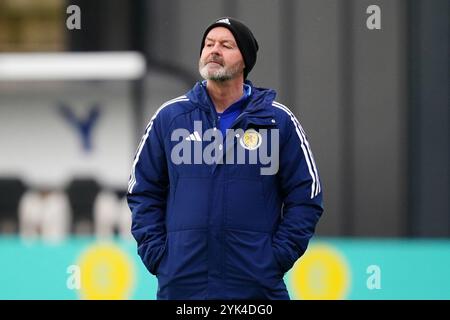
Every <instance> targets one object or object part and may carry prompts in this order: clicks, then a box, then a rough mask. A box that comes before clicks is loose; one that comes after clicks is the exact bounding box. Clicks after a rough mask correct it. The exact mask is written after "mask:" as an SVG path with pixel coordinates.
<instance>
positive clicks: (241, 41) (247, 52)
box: [200, 17, 259, 79]
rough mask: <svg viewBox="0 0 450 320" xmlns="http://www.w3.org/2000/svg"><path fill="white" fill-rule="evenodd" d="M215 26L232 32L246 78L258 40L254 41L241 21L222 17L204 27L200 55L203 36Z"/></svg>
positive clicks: (253, 58)
mask: <svg viewBox="0 0 450 320" xmlns="http://www.w3.org/2000/svg"><path fill="white" fill-rule="evenodd" d="M215 27H224V28H227V29H228V30H230V31H231V33H232V34H233V36H234V39H235V40H236V44H237V46H238V48H239V50H240V51H241V54H242V57H243V59H244V63H245V68H244V79H247V75H248V74H249V72H250V71H251V70H252V68H253V66H254V65H255V63H256V53H257V52H258V49H259V46H258V41H256V39H255V37H254V36H253V33H252V32H251V31H250V29H249V28H248V27H247V26H246V25H244V24H243V23H242V22H240V21H238V20H236V19H233V18H229V17H224V18H220V19H218V20H217V21H215V22H214V23H213V24H211V25H210V26H209V27H208V28H207V29H206V31H205V33H204V34H203V38H202V43H201V47H200V55H201V54H202V50H203V47H204V46H205V38H206V36H207V34H208V32H209V31H211V29H213V28H215Z"/></svg>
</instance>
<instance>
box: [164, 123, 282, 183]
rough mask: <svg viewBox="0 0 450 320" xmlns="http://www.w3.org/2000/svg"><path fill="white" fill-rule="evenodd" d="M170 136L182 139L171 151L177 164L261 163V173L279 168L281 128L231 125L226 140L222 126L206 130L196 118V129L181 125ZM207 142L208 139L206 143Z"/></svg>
mask: <svg viewBox="0 0 450 320" xmlns="http://www.w3.org/2000/svg"><path fill="white" fill-rule="evenodd" d="M170 138H171V141H173V142H178V143H177V144H176V145H175V146H174V147H173V148H172V151H171V154H170V158H171V161H172V163H174V164H175V165H180V164H207V165H212V164H261V168H260V173H261V175H274V174H276V173H277V172H278V168H279V145H280V135H279V130H278V129H270V130H268V129H259V130H258V131H256V130H255V129H248V130H245V131H244V130H243V129H228V130H227V131H226V137H225V141H224V137H223V135H222V132H221V131H220V130H218V129H216V128H212V129H207V130H206V131H205V132H203V129H202V122H201V121H194V131H193V132H192V133H191V132H189V131H188V130H187V129H183V128H178V129H175V130H174V131H173V132H172V135H171V137H170ZM204 142H207V144H206V146H204ZM224 142H225V143H224ZM234 145H236V148H234ZM225 149H226V150H225ZM235 150H236V152H235ZM246 150H247V151H248V152H246ZM269 153H270V154H269ZM247 155H248V156H247Z"/></svg>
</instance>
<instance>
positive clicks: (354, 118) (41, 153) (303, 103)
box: [0, 0, 450, 237]
mask: <svg viewBox="0 0 450 320" xmlns="http://www.w3.org/2000/svg"><path fill="white" fill-rule="evenodd" d="M69 5H78V6H79V8H80V9H81V29H80V30H76V29H75V30H68V29H67V28H66V19H67V18H68V17H69V14H67V12H66V9H67V7H68V6H69ZM371 5H377V6H378V7H379V8H380V14H381V15H380V17H381V24H380V25H381V29H370V28H368V27H367V21H368V19H369V18H370V16H371V14H372V13H370V12H368V11H367V10H368V7H369V6H371ZM225 15H231V16H235V17H237V18H238V19H242V20H243V21H245V22H246V23H247V24H248V25H249V26H250V27H251V29H252V30H253V32H254V34H255V36H256V38H257V39H258V41H259V43H260V52H259V55H258V61H257V64H256V66H255V68H254V70H253V71H252V73H251V74H250V77H249V78H250V80H252V81H253V83H254V84H255V85H257V86H261V87H272V88H274V89H276V90H277V91H278V97H277V100H279V101H280V102H282V103H284V104H286V105H287V106H289V107H290V108H291V109H292V110H293V111H294V112H295V113H296V115H297V117H298V118H299V120H300V122H301V123H302V126H303V127H304V129H305V130H306V132H307V133H308V136H309V140H310V142H311V145H312V149H313V152H314V155H315V159H316V162H317V164H318V167H319V170H320V174H321V180H322V182H323V184H324V197H325V198H324V201H325V209H326V211H325V213H324V216H323V219H322V220H321V222H320V224H319V230H318V234H319V235H322V236H361V237H448V236H450V206H449V194H450V186H449V184H450V183H449V181H450V180H449V175H450V173H449V166H450V134H449V126H450V114H449V109H450V108H449V100H450V99H449V87H450V86H449V56H450V55H449V53H450V52H449V39H450V31H449V15H450V14H449V2H448V1H447V0H433V1H426V0H411V1H407V0H395V1H392V0H377V1H369V0H344V1H334V0H320V1H317V0H298V1H295V0H279V1H276V0H246V1H238V0H231V1H230V0H214V1H211V0H190V1H181V0H166V1H162V0H148V1H145V0H136V1H121V0H120V1H119V0H96V1H94V0H78V1H63V0H45V1H31V0H20V1H18V0H14V1H12V0H0V51H1V52H10V53H11V52H50V51H52V52H54V51H56V52H103V51H138V52H140V53H142V55H143V56H144V57H145V59H146V63H147V73H146V74H145V76H144V77H142V78H140V79H136V80H101V81H98V80H95V81H92V80H89V81H43V82H39V81H31V82H30V81H27V82H21V81H0V180H1V179H19V180H20V181H22V183H23V184H24V188H27V187H34V186H40V185H52V186H54V187H56V188H59V189H60V190H65V191H67V190H68V189H67V188H68V186H70V184H71V182H72V181H73V180H74V179H75V180H76V179H78V178H80V177H87V178H89V179H93V180H94V181H95V182H96V183H98V190H97V192H96V193H95V195H92V197H91V198H89V199H90V200H88V203H87V204H86V207H88V208H91V209H89V210H88V211H89V212H84V213H83V214H85V215H86V220H87V221H89V224H90V226H89V227H86V230H89V231H88V232H91V233H95V231H94V230H95V223H96V222H95V221H99V220H98V219H100V220H101V221H103V220H102V219H106V220H105V221H109V222H108V223H111V226H112V225H114V226H115V227H114V228H115V230H116V231H114V232H116V233H117V232H120V231H119V230H120V227H119V224H118V222H117V221H119V220H120V219H119V218H118V216H117V215H116V213H113V211H114V210H115V209H108V210H106V212H105V211H104V210H105V209H104V208H108V206H110V207H111V208H112V207H113V206H114V205H113V203H115V201H118V200H117V199H114V198H112V197H111V193H109V194H108V195H105V193H103V192H104V191H105V190H121V189H125V188H126V183H127V179H128V175H129V170H130V168H131V162H132V158H133V155H134V151H135V149H136V147H137V145H138V142H139V139H140V136H141V135H142V132H143V130H144V128H145V126H146V124H147V122H148V120H149V119H150V117H151V115H152V114H153V113H154V111H155V110H156V109H157V108H158V107H159V106H160V105H161V103H163V102H164V101H167V100H169V99H171V98H173V97H176V96H179V95H181V94H183V93H185V92H186V91H187V90H188V89H189V88H190V87H191V86H192V85H193V84H194V82H195V81H197V80H199V79H200V78H199V75H198V72H197V63H198V58H199V53H200V45H201V44H200V40H201V35H202V33H203V30H204V28H205V27H206V26H207V25H208V24H209V23H211V22H212V21H214V19H216V18H217V17H220V16H225ZM1 61H2V58H1V56H0V65H1ZM0 77H1V72H0ZM64 110H65V111H67V110H69V111H70V112H71V113H72V114H73V117H74V119H76V120H77V121H78V122H76V123H77V124H79V125H80V126H79V128H85V129H80V130H79V129H77V126H73V124H70V122H69V121H68V120H67V119H68V117H67V116H64V115H63V113H64ZM66 115H67V113H66ZM83 130H84V131H83ZM0 186H3V184H0ZM2 188H9V187H4V186H3V187H2ZM0 193H5V189H1V188H0ZM98 194H101V195H102V198H101V199H103V200H102V203H103V204H101V205H100V204H98V206H99V207H100V208H102V209H99V210H100V211H102V212H103V213H101V214H100V215H99V216H97V217H96V215H95V213H94V209H93V208H94V207H95V205H94V203H95V201H96V200H95V199H96V198H95V197H96V196H97V195H98ZM78 195H79V194H78ZM75 198H76V196H75ZM11 199H12V198H11ZM110 200H111V201H110ZM2 201H3V200H2ZM80 201H81V200H80ZM16 202H17V201H16ZM16 202H15V204H9V203H6V204H5V205H0V224H1V223H2V221H9V222H8V223H6V222H4V225H6V227H4V228H3V229H1V228H0V230H13V231H12V232H16V231H14V230H15V229H14V227H13V225H14V222H11V221H13V220H14V219H13V218H8V219H6V217H7V216H8V217H16V218H17V217H18V211H16V212H13V213H11V212H10V211H11V210H12V209H11V208H16V209H15V210H18V204H17V203H16ZM80 203H81V202H77V201H75V203H74V202H73V201H72V202H71V207H72V209H71V219H74V220H71V221H77V218H76V217H75V215H77V214H76V213H75V211H77V209H74V208H75V207H79V204H80ZM115 205H117V207H116V208H119V207H120V202H117V203H116V204H115ZM2 208H8V210H6V209H2ZM2 210H3V211H2ZM117 210H119V209H117ZM7 211H8V213H6V212H7ZM117 212H119V211H117ZM108 213H109V214H110V215H109V214H108ZM117 214H118V213H117ZM96 219H97V220H96ZM108 219H109V220H108ZM118 219H119V220H118ZM16 220H17V221H16V223H18V219H16ZM105 223H106V222H105ZM123 223H124V224H126V223H128V222H127V221H126V219H125V222H123ZM80 228H81V229H83V228H82V227H80ZM71 230H72V231H73V232H75V231H74V229H73V228H72V229H71ZM111 230H112V229H107V230H99V231H98V232H99V233H100V234H108V235H109V234H110V233H111Z"/></svg>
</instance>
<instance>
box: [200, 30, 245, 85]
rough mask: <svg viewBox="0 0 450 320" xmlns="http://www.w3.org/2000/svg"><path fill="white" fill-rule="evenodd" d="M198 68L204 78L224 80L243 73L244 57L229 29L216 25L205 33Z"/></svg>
mask: <svg viewBox="0 0 450 320" xmlns="http://www.w3.org/2000/svg"><path fill="white" fill-rule="evenodd" d="M198 69H199V72H200V74H201V76H202V77H203V78H204V79H206V80H214V81H226V80H230V79H234V78H236V77H238V76H240V75H242V74H243V70H244V59H243V58H242V54H241V51H240V50H239V47H238V46H237V44H236V41H235V40H234V37H233V34H232V33H231V31H230V30H228V29H227V28H223V27H217V28H214V29H212V30H211V31H209V33H208V34H207V35H206V38H205V43H204V46H203V50H202V54H201V56H200V61H199V63H198Z"/></svg>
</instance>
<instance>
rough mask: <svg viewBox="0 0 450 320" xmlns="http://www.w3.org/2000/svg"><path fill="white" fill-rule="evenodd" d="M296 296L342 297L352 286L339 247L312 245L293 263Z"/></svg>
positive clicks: (316, 297) (334, 298) (318, 298)
mask: <svg viewBox="0 0 450 320" xmlns="http://www.w3.org/2000/svg"><path fill="white" fill-rule="evenodd" d="M290 279H291V287H292V288H293V293H294V299H301V300H341V299H345V298H346V295H347V292H348V288H349V287H350V275H349V266H348V265H347V262H346V260H345V259H344V257H342V256H341V255H340V254H339V252H338V251H337V250H335V249H334V248H333V247H331V246H327V245H314V246H311V247H310V248H309V249H308V250H307V251H306V253H305V255H304V256H303V257H301V258H300V260H299V261H298V262H297V263H296V264H295V265H294V268H293V270H292V275H291V278H290Z"/></svg>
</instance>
